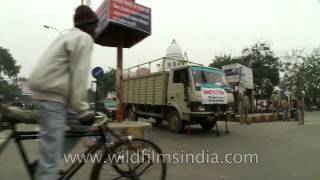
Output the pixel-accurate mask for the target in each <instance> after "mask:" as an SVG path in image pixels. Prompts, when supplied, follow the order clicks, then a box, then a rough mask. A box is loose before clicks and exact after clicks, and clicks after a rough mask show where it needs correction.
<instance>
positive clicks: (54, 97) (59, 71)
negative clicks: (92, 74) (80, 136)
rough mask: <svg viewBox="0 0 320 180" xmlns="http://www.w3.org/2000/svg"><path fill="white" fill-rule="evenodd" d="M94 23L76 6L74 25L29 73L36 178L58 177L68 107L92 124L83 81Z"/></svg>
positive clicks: (90, 14) (87, 11)
mask: <svg viewBox="0 0 320 180" xmlns="http://www.w3.org/2000/svg"><path fill="white" fill-rule="evenodd" d="M97 23H98V17H97V16H96V14H95V12H93V11H92V10H91V9H90V8H89V7H88V6H84V5H81V6H79V7H77V8H76V10H75V14H74V28H73V29H71V30H70V31H69V32H67V33H64V34H62V35H61V36H59V37H58V38H57V39H56V40H54V42H53V43H52V44H51V45H50V46H49V48H48V49H47V50H46V51H45V52H44V54H43V55H42V56H41V58H40V61H39V63H38V65H37V66H36V68H35V69H34V71H33V73H32V74H31V77H30V81H29V85H30V88H31V91H32V96H33V99H34V100H35V104H36V106H37V108H38V109H39V116H40V122H39V126H40V145H39V153H40V155H39V161H38V167H37V169H36V172H35V175H34V177H35V179H37V180H55V179H57V177H58V162H59V160H60V158H61V157H62V153H63V144H64V130H65V124H66V114H67V110H68V108H70V109H72V110H73V111H75V112H77V113H78V114H79V119H80V121H81V122H83V123H86V124H90V123H92V119H93V114H92V113H90V112H89V111H88V109H89V105H88V103H87V85H88V84H87V83H88V74H89V69H90V57H91V53H92V48H93V42H94V41H93V37H94V35H95V29H96V27H97Z"/></svg>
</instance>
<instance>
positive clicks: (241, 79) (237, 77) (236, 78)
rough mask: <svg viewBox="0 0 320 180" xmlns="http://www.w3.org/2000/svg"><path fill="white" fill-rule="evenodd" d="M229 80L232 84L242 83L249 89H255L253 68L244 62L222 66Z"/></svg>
mask: <svg viewBox="0 0 320 180" xmlns="http://www.w3.org/2000/svg"><path fill="white" fill-rule="evenodd" d="M222 69H223V70H224V72H225V75H226V77H227V80H228V82H229V83H230V84H232V85H238V84H242V85H243V86H244V87H245V88H247V89H253V75H252V69H251V68H248V67H246V66H244V65H242V64H229V65H226V66H222Z"/></svg>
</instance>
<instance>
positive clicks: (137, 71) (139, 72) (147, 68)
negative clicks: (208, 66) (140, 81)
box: [123, 57, 203, 79]
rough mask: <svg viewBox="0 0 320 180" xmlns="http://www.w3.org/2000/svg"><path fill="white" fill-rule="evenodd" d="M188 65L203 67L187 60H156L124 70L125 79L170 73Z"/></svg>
mask: <svg viewBox="0 0 320 180" xmlns="http://www.w3.org/2000/svg"><path fill="white" fill-rule="evenodd" d="M168 61H169V62H168ZM186 65H197V66H203V64H199V63H195V62H191V61H187V60H182V59H175V58H168V57H161V58H159V59H155V60H152V61H148V62H145V63H142V64H139V65H136V66H132V67H130V68H127V69H124V70H123V78H124V79H126V78H132V77H137V76H145V75H148V74H152V73H159V72H165V71H170V69H172V68H178V67H182V66H186Z"/></svg>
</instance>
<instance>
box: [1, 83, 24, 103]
mask: <svg viewBox="0 0 320 180" xmlns="http://www.w3.org/2000/svg"><path fill="white" fill-rule="evenodd" d="M0 94H2V95H3V96H4V101H5V102H8V101H13V100H14V99H15V97H17V96H19V95H21V90H20V89H19V88H18V86H17V85H15V84H9V83H8V81H5V80H0Z"/></svg>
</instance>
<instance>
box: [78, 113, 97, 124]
mask: <svg viewBox="0 0 320 180" xmlns="http://www.w3.org/2000/svg"><path fill="white" fill-rule="evenodd" d="M79 121H80V123H81V124H82V125H87V126H90V125H92V124H93V123H94V121H95V116H94V112H92V111H85V112H83V113H80V114H79Z"/></svg>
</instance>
